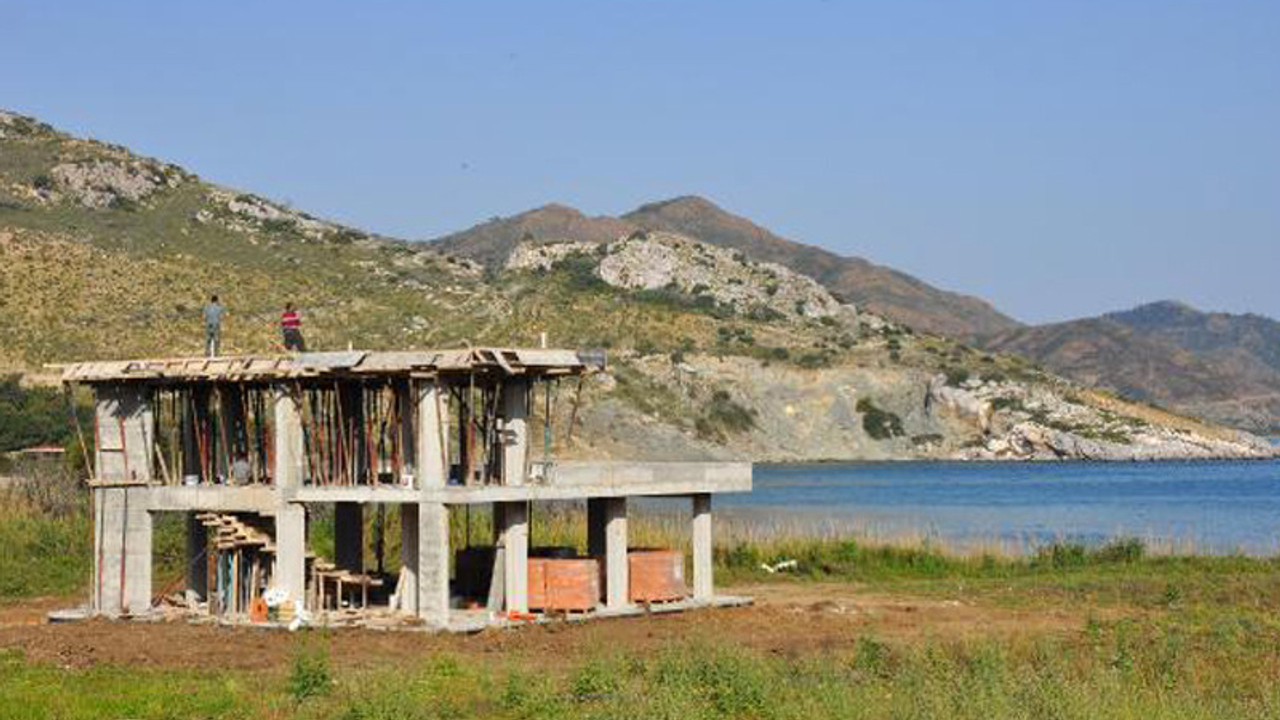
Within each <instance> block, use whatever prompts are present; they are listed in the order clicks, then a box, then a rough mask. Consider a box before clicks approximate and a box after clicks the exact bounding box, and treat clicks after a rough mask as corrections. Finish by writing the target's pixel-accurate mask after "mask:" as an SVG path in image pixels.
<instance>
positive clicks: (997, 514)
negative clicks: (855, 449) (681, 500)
mask: <svg viewBox="0 0 1280 720" xmlns="http://www.w3.org/2000/svg"><path fill="white" fill-rule="evenodd" d="M717 507H718V511H719V514H720V516H721V517H727V518H730V519H731V521H733V522H746V523H749V524H750V523H757V522H758V523H762V524H771V525H774V526H777V525H778V524H786V523H789V522H795V523H798V524H805V523H819V524H821V525H823V526H827V527H832V528H855V529H858V530H860V531H865V532H866V533H867V534H869V535H872V536H881V537H917V538H919V537H924V538H928V539H934V540H937V541H940V542H946V543H949V544H955V545H960V546H963V545H982V544H990V543H993V542H994V543H997V544H1005V545H1006V546H1010V547H1015V548H1016V547H1022V548H1034V547H1035V546H1037V545H1041V544H1044V543H1048V542H1054V541H1060V540H1061V541H1079V542H1084V543H1101V542H1105V541H1106V540H1108V539H1111V538H1115V537H1120V536H1131V537H1139V538H1143V539H1145V540H1148V541H1149V542H1150V543H1151V544H1152V545H1153V546H1154V547H1157V548H1158V547H1161V546H1163V547H1165V548H1167V549H1172V550H1183V551H1190V550H1194V551H1197V552H1211V553H1231V552H1244V553H1249V554H1265V555H1271V554H1276V553H1280V462H1208V461H1197V462H1154V463H959V462H884V463H849V464H814V465H756V469H755V491H754V492H752V493H750V494H743V495H723V496H718V497H717Z"/></svg>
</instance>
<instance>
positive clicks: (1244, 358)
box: [981, 302, 1280, 434]
mask: <svg viewBox="0 0 1280 720" xmlns="http://www.w3.org/2000/svg"><path fill="white" fill-rule="evenodd" d="M981 344H982V345H983V346H984V347H987V348H989V349H991V350H994V351H998V352H1012V353H1017V354H1019V355H1023V356H1025V357H1028V358H1032V359H1033V360H1035V361H1036V362H1038V363H1041V364H1043V365H1044V366H1045V367H1048V368H1051V369H1053V370H1054V371H1055V372H1059V373H1062V374H1063V375H1065V376H1067V377H1070V378H1072V379H1074V380H1077V381H1079V382H1082V383H1087V384H1091V385H1099V386H1103V387H1109V388H1113V389H1115V390H1116V391H1118V392H1121V393H1123V394H1125V395H1127V396H1130V397H1134V398H1139V399H1141V400H1144V401H1147V402H1152V403H1157V404H1159V405H1161V406H1164V407H1169V408H1173V409H1176V410H1178V411H1180V412H1184V413H1188V414H1191V415H1195V416H1197V417H1202V418H1205V419H1207V420H1210V421H1213V422H1218V423H1224V424H1228V425H1232V426H1235V427H1241V428H1245V429H1248V430H1251V431H1254V432H1261V433H1269V434H1274V433H1277V432H1280V323H1277V322H1276V321H1274V320H1271V319H1269V318H1265V317H1261V316H1258V315H1229V314H1226V313H1204V312H1200V311H1198V310H1196V309H1194V308H1192V307H1190V306H1187V305H1184V304H1181V303H1173V302H1161V303H1152V304H1150V305H1144V306H1142V307H1139V308H1135V309H1133V310H1129V311H1125V312H1118V313H1111V314H1108V315H1103V316H1102V317H1098V318H1087V319H1084V320H1075V321H1071V322H1065V323H1057V324H1053V325H1044V326H1039V327H1032V328H1022V329H1018V330H1014V331H1010V332H1006V333H1001V334H997V335H995V336H992V337H989V338H985V339H984V340H983V341H982V343H981Z"/></svg>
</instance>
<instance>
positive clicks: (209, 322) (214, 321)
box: [204, 295, 227, 357]
mask: <svg viewBox="0 0 1280 720" xmlns="http://www.w3.org/2000/svg"><path fill="white" fill-rule="evenodd" d="M226 313H227V310H226V308H224V307H222V303H219V302H218V296H217V295H213V296H211V297H210V298H209V304H208V305H205V306H204V354H205V355H207V356H209V357H217V356H218V345H219V344H220V343H221V341H222V316H223V315H225V314H226Z"/></svg>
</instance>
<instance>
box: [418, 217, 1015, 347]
mask: <svg viewBox="0 0 1280 720" xmlns="http://www.w3.org/2000/svg"><path fill="white" fill-rule="evenodd" d="M646 229H647V230H660V231H664V232H671V233H677V234H680V235H685V236H688V237H691V238H694V239H697V240H700V241H702V242H706V243H710V244H712V245H718V246H720V247H724V248H730V249H732V250H737V251H740V252H742V253H744V254H745V255H746V256H747V257H748V258H750V259H752V260H757V261H763V262H773V263H778V264H780V265H784V266H786V267H788V268H791V269H792V270H794V271H796V272H799V273H803V274H805V275H808V276H809V277H812V278H813V279H815V280H817V281H818V282H820V283H822V284H823V285H825V286H826V287H827V288H828V289H829V290H831V291H832V292H833V293H835V294H836V295H837V296H839V297H841V298H844V299H846V300H847V301H849V302H854V303H857V304H858V305H859V306H861V307H864V308H866V309H868V310H870V311H872V312H875V313H877V314H880V315H884V316H885V317H887V318H890V319H892V320H894V321H896V322H901V323H906V324H908V325H911V326H912V327H915V328H917V329H920V330H924V331H926V332H933V333H938V334H941V335H947V336H950V337H957V338H965V337H970V336H974V335H980V334H987V333H994V332H1000V331H1003V330H1008V329H1012V328H1015V327H1018V326H1019V323H1018V322H1017V321H1015V320H1013V319H1012V318H1010V317H1008V316H1006V315H1003V314H1001V313H999V312H998V311H996V310H995V309H994V308H993V307H991V306H990V305H989V304H987V303H986V302H984V301H982V300H979V299H977V298H973V297H969V296H966V295H960V294H957V293H952V292H947V291H945V290H939V289H938V288H935V287H932V286H930V285H928V284H927V283H924V282H921V281H920V280H917V279H916V278H913V277H911V276H910V275H907V274H905V273H901V272H898V271H896V270H892V269H890V268H885V267H882V266H879V265H875V264H873V263H870V262H868V261H866V260H864V259H862V258H849V257H842V256H840V255H837V254H835V253H833V252H830V251H828V250H823V249H822V248H819V247H815V246H812V245H805V244H803V243H798V242H794V241H791V240H787V239H786V238H782V237H779V236H778V235H775V234H774V233H772V232H770V231H769V230H767V229H765V228H762V227H760V226H759V225H756V224H755V223H752V222H751V221H749V220H747V219H746V218H742V217H739V216H737V215H733V214H731V213H728V212H726V211H724V210H722V209H721V208H719V207H717V206H716V205H715V204H713V203H711V202H710V201H708V200H706V199H703V198H699V197H680V198H675V199H672V200H667V201H664V202H656V203H651V204H648V205H644V206H642V207H640V208H638V209H636V210H634V211H632V212H630V213H627V214H626V215H623V216H622V217H621V218H611V217H587V216H585V215H583V214H582V213H580V212H578V211H577V210H574V209H572V208H568V207H565V206H563V205H547V206H545V207H541V208H537V209H535V210H530V211H528V212H525V213H521V214H519V215H515V216H512V217H510V218H498V219H494V220H490V221H489V222H485V223H482V224H480V225H476V226H475V227H473V228H470V229H468V230H464V231H462V232H458V233H454V234H452V235H448V236H445V237H442V238H439V239H438V240H435V241H433V242H434V244H435V247H437V248H438V249H440V250H442V251H444V252H448V253H453V254H459V255H463V256H466V257H469V258H472V259H474V260H477V261H480V262H483V263H485V264H486V265H489V266H491V267H493V266H501V265H502V264H503V263H505V262H506V258H507V256H509V255H510V253H511V251H512V249H513V248H515V246H516V245H518V244H519V243H521V242H547V241H562V240H570V241H577V242H592V243H604V242H609V241H611V240H615V239H617V238H618V237H620V236H622V235H625V234H628V233H632V232H635V231H637V230H646Z"/></svg>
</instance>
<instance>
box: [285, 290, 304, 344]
mask: <svg viewBox="0 0 1280 720" xmlns="http://www.w3.org/2000/svg"><path fill="white" fill-rule="evenodd" d="M280 332H281V333H282V334H283V335H284V349H285V350H292V351H294V352H306V351H307V343H306V341H304V340H303V339H302V316H301V315H299V314H298V310H297V308H295V307H294V306H293V303H291V302H287V303H285V304H284V312H283V313H281V314H280Z"/></svg>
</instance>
